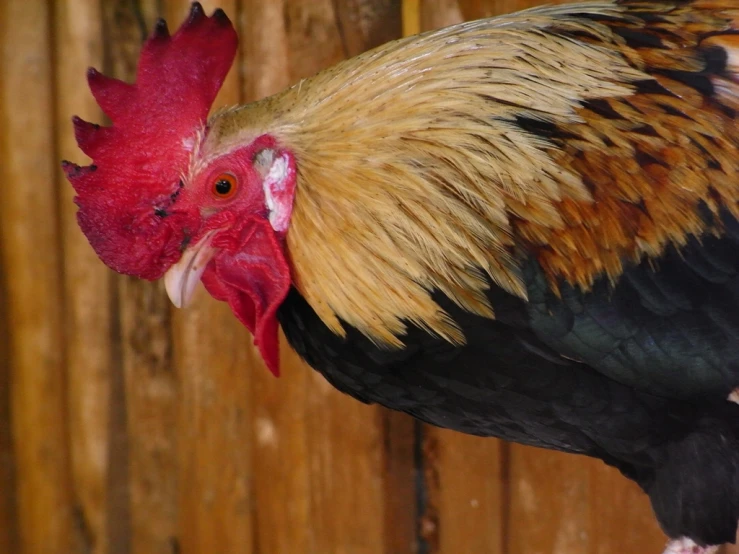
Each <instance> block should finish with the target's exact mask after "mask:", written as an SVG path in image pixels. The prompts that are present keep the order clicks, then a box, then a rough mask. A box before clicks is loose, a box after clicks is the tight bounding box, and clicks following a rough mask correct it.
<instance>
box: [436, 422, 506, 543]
mask: <svg viewBox="0 0 739 554" xmlns="http://www.w3.org/2000/svg"><path fill="white" fill-rule="evenodd" d="M424 434H425V440H424V454H425V457H424V470H425V471H424V474H425V481H426V486H427V489H428V505H427V510H426V512H425V514H424V519H423V525H422V533H423V536H424V539H425V540H426V541H427V543H428V544H429V547H430V552H434V553H436V552H438V553H440V554H445V553H447V552H501V553H502V552H503V551H504V550H503V548H504V545H505V541H504V523H505V517H504V511H505V506H504V500H505V493H506V489H505V484H504V481H503V477H504V473H503V472H504V469H505V461H506V460H505V456H504V453H505V448H506V445H505V444H504V443H503V442H501V441H499V440H496V439H491V438H482V437H472V436H469V435H463V434H461V433H456V432H454V431H449V430H446V429H437V428H434V427H430V426H426V427H425V428H424Z"/></svg>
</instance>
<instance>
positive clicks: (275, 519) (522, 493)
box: [0, 0, 665, 554]
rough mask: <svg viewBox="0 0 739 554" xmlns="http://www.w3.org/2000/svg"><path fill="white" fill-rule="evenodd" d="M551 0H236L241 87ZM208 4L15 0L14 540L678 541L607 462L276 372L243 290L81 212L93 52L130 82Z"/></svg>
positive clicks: (485, 549) (3, 58)
mask: <svg viewBox="0 0 739 554" xmlns="http://www.w3.org/2000/svg"><path fill="white" fill-rule="evenodd" d="M535 3H537V2H536V0H532V1H525V0H520V1H516V0H487V1H484V0H483V1H473V0H460V1H456V0H420V1H419V0H415V1H412V0H406V1H404V2H401V1H400V0H374V1H372V0H333V1H332V0H240V1H238V0H229V1H223V2H206V3H205V4H206V7H207V9H208V12H209V13H210V11H211V10H212V9H213V8H214V7H215V6H216V5H220V6H222V7H223V8H224V9H225V10H226V11H227V13H228V14H229V16H230V17H231V18H232V20H233V21H234V22H235V24H236V26H237V28H238V29H239V33H240V36H241V46H240V53H239V58H238V62H237V64H236V66H235V67H234V69H233V70H232V71H231V74H230V76H229V78H228V80H227V82H226V85H225V87H224V90H223V91H222V94H221V96H220V98H219V100H218V102H217V104H219V105H220V104H223V103H236V102H241V101H247V100H251V99H256V98H258V97H262V96H264V95H267V94H270V93H272V92H275V91H277V90H279V89H281V88H283V87H285V86H287V85H289V84H291V83H293V82H295V81H296V80H298V79H300V78H301V77H304V76H308V75H310V74H312V73H314V72H316V71H317V70H319V69H321V68H323V67H325V66H327V65H330V64H332V63H335V62H337V61H338V60H340V59H342V58H343V57H345V56H351V55H354V54H357V53H359V52H361V51H362V50H364V49H366V48H368V47H371V46H373V45H377V44H380V43H382V42H385V41H386V40H389V39H392V38H395V37H397V36H400V35H401V34H402V33H403V32H405V33H412V32H416V31H418V30H420V29H426V28H432V27H438V26H441V25H444V24H448V23H452V22H456V21H460V20H462V19H472V18H477V17H483V16H488V15H494V14H496V13H502V12H506V11H512V10H514V9H517V8H523V7H527V6H530V5H533V4H535ZM187 9H188V6H187V2H186V0H60V1H51V0H48V1H46V0H3V2H1V3H0V49H1V50H0V52H1V53H0V186H1V187H2V192H1V195H2V196H1V197H0V198H1V201H0V306H2V309H1V311H0V553H1V554H4V553H18V554H70V553H71V554H77V553H79V554H180V553H181V554H191V553H198V554H200V553H203V554H206V553H207V554H211V553H212V554H303V553H308V554H333V553H336V554H411V553H418V554H439V553H440V554H462V553H465V554H466V553H474V554H488V553H492V554H498V553H500V554H539V553H542V554H544V553H546V554H549V553H554V554H611V553H613V554H616V553H630V552H644V553H650V552H653V553H658V552H660V551H661V548H662V546H663V543H664V540H665V539H664V537H663V536H662V535H661V533H660V532H659V530H658V529H657V526H656V524H655V522H654V520H653V518H652V516H651V512H650V509H649V507H648V502H647V499H646V498H645V497H644V496H643V495H642V494H641V493H640V492H639V491H638V490H637V489H636V488H635V487H634V486H632V485H631V484H630V483H627V482H626V481H625V480H624V479H623V478H621V477H620V476H619V475H618V474H616V472H614V471H612V470H610V469H608V468H606V467H604V466H603V465H602V464H600V463H596V462H593V461H590V460H586V459H580V458H577V457H569V456H563V455H557V454H552V453H547V452H544V451H539V450H534V449H530V448H524V447H520V446H515V445H509V444H504V443H501V442H498V441H496V440H485V439H479V438H470V437H465V436H461V435H458V434H454V433H450V432H444V431H440V430H437V429H433V428H429V427H425V426H421V425H419V424H417V423H415V422H414V421H412V420H410V419H409V418H407V417H405V416H402V415H398V414H394V413H389V412H387V411H384V410H381V409H378V408H375V407H368V406H364V405H361V404H360V403H358V402H356V401H353V400H351V399H349V398H348V397H345V396H342V395H340V394H339V393H337V392H336V391H334V390H333V389H331V388H330V387H329V386H328V385H327V384H326V383H325V382H324V381H323V379H322V378H321V377H319V376H318V375H317V374H315V373H314V372H312V371H311V370H309V369H308V368H306V367H304V366H303V365H301V364H300V363H299V362H298V361H297V360H296V358H295V357H294V356H293V355H291V354H289V353H287V352H285V353H283V359H284V361H285V363H284V366H285V367H284V376H283V377H282V378H280V379H274V378H273V377H272V376H271V375H270V374H269V373H268V372H267V371H266V370H265V369H264V368H263V367H262V364H261V362H259V361H258V360H257V358H256V356H255V355H254V353H253V352H252V350H251V347H250V344H251V338H250V337H249V336H248V334H247V333H246V331H245V330H244V329H242V328H241V327H240V326H239V325H238V324H237V323H236V321H235V319H234V318H233V317H232V316H231V314H230V312H229V310H228V308H227V307H226V306H225V305H222V304H218V303H216V302H215V301H213V300H212V299H210V298H209V297H208V296H207V295H206V294H204V293H202V292H201V293H200V294H199V296H198V300H197V302H196V306H194V307H193V308H192V309H189V310H187V311H177V310H175V309H174V308H172V307H171V306H170V304H169V302H168V301H167V299H166V296H165V294H164V291H163V287H162V286H161V284H160V283H153V284H152V283H145V282H139V281H135V280H132V279H129V278H124V277H121V276H118V275H114V274H113V273H112V272H111V271H109V270H108V269H107V268H105V267H104V266H103V265H102V263H101V262H99V261H98V259H97V258H96V257H95V255H94V253H93V251H92V249H91V248H90V247H89V246H88V244H87V242H86V241H85V239H84V237H83V236H82V234H81V233H80V232H79V230H78V228H77V226H76V223H75V219H74V211H75V210H74V207H73V205H72V190H71V187H70V186H69V185H68V184H67V183H66V181H65V180H64V179H63V177H62V175H61V171H60V169H59V163H58V162H59V160H60V159H61V158H70V159H72V160H77V161H83V160H84V158H83V156H82V154H81V153H79V152H78V151H77V149H76V147H75V144H74V141H73V137H72V128H71V124H70V117H71V115H72V114H78V115H81V116H82V117H84V118H86V119H91V120H94V121H100V120H101V115H100V113H99V112H98V110H97V107H96V106H95V104H94V102H93V100H92V97H91V95H90V94H89V92H88V90H87V87H86V83H85V78H84V73H85V69H86V67H87V66H89V65H93V66H95V67H98V68H102V69H104V70H105V71H106V72H108V73H111V74H113V75H115V76H117V77H120V78H125V79H130V78H131V76H132V75H133V72H134V70H135V63H136V57H137V52H138V49H139V47H140V44H141V41H142V39H143V38H144V37H145V35H146V34H147V32H148V29H150V28H151V26H152V23H153V21H154V20H155V18H156V17H157V16H159V15H164V16H166V17H167V19H168V20H169V22H170V28H172V29H174V28H176V26H177V25H178V24H179V22H180V21H181V20H182V18H183V16H184V14H185V13H186V11H187Z"/></svg>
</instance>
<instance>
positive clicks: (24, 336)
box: [0, 0, 79, 554]
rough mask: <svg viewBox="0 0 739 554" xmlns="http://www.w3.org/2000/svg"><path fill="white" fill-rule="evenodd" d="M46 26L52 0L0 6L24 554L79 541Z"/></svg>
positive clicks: (3, 169)
mask: <svg viewBox="0 0 739 554" xmlns="http://www.w3.org/2000/svg"><path fill="white" fill-rule="evenodd" d="M49 25H50V14H49V11H48V5H47V4H46V3H45V2H25V1H22V0H9V1H7V2H3V3H2V5H1V6H0V67H2V78H1V79H0V135H1V136H2V139H0V158H1V159H2V160H3V163H2V165H1V166H0V183H2V184H3V201H2V202H0V219H1V220H2V222H3V223H2V239H1V240H2V242H1V245H2V246H1V248H0V250H1V251H2V257H3V261H2V264H1V265H2V267H3V268H4V269H5V270H6V271H7V275H6V277H5V286H6V288H7V290H6V297H5V300H6V304H4V305H3V312H4V314H5V317H7V320H8V322H9V323H10V325H9V327H10V328H9V344H8V346H9V354H10V356H9V357H10V360H11V364H12V366H11V369H10V379H9V380H10V420H11V424H12V440H13V454H14V458H15V475H16V477H17V481H16V494H17V496H16V503H17V504H16V505H17V510H18V511H17V518H18V519H17V522H18V529H17V535H18V545H17V551H20V552H22V553H23V554H36V553H39V554H40V553H44V554H46V553H49V554H56V553H58V554H67V553H69V552H72V551H74V549H75V548H76V547H77V539H78V538H79V535H78V533H77V532H76V531H77V530H76V526H75V521H74V506H73V502H72V494H71V479H70V472H69V445H68V443H67V441H66V439H67V436H68V435H67V432H68V427H67V424H68V419H67V412H66V394H65V391H66V384H65V368H64V347H65V341H64V336H63V329H62V311H63V300H62V291H61V280H62V267H61V242H60V240H59V227H58V223H59V220H58V214H57V204H56V198H57V196H56V187H55V176H56V171H55V169H56V168H55V164H54V160H53V157H52V153H53V152H54V136H53V126H52V124H51V122H53V119H54V107H53V100H52V90H53V88H52V59H51V52H52V48H51V41H50V36H49V31H48V30H49Z"/></svg>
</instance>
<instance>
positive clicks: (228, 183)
mask: <svg viewBox="0 0 739 554" xmlns="http://www.w3.org/2000/svg"><path fill="white" fill-rule="evenodd" d="M237 186H238V184H237V182H236V177H234V176H233V175H231V174H230V173H222V174H221V175H219V176H218V177H216V180H215V181H214V182H213V194H214V195H215V196H217V197H218V198H231V197H232V196H233V195H234V193H235V192H236V188H237Z"/></svg>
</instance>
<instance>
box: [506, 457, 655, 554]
mask: <svg viewBox="0 0 739 554" xmlns="http://www.w3.org/2000/svg"><path fill="white" fill-rule="evenodd" d="M509 475H510V487H511V490H510V500H509V502H510V504H509V506H508V508H509V510H510V515H509V521H510V522H511V525H510V527H509V528H508V531H507V545H508V550H507V552H508V553H509V554H524V553H525V554H531V553H542V554H543V553H546V554H580V553H582V554H586V553H587V554H591V553H598V554H610V553H612V552H636V551H643V552H661V549H662V548H663V547H664V545H665V543H666V542H667V539H666V537H665V536H664V535H663V534H662V533H661V531H660V530H659V528H658V526H657V523H656V520H655V518H654V515H653V514H652V513H651V508H650V506H649V499H648V498H647V496H646V495H645V494H644V493H642V492H641V491H640V490H638V488H637V487H636V485H634V484H633V483H631V482H630V481H627V480H626V479H625V478H624V477H622V476H621V475H620V474H619V473H618V472H617V471H616V470H614V469H613V468H610V467H607V466H606V465H605V464H603V463H602V462H600V461H599V460H592V459H588V458H584V457H577V456H573V455H569V454H561V453H558V452H549V451H544V450H542V449H538V448H530V447H524V446H520V445H511V447H510V466H509Z"/></svg>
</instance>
